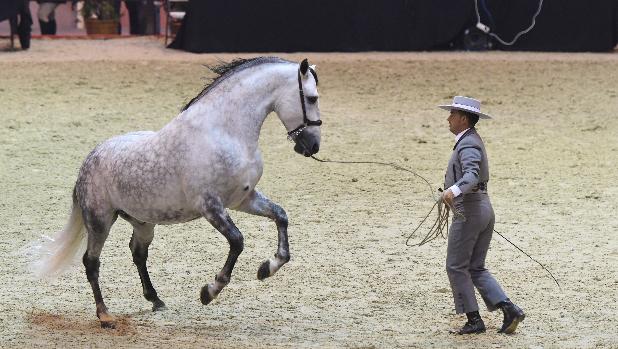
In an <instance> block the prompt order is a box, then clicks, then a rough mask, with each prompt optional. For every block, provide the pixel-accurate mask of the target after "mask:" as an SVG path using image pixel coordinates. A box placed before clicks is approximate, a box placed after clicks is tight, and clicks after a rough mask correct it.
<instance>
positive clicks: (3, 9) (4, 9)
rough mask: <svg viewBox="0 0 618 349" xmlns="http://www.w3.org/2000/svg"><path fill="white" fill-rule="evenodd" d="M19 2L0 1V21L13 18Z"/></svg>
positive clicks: (15, 0)
mask: <svg viewBox="0 0 618 349" xmlns="http://www.w3.org/2000/svg"><path fill="white" fill-rule="evenodd" d="M20 2H21V1H20V0H0V21H4V20H7V19H9V18H11V17H13V16H15V15H16V14H17V12H18V9H19V5H20Z"/></svg>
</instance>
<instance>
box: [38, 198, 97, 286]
mask: <svg viewBox="0 0 618 349" xmlns="http://www.w3.org/2000/svg"><path fill="white" fill-rule="evenodd" d="M85 230H86V226H85V225H84V217H83V216H82V209H81V207H80V205H79V203H78V200H77V195H76V190H75V188H73V205H72V208H71V213H70V216H69V220H68V221H67V223H66V224H65V226H64V228H63V229H62V230H61V231H59V232H58V233H57V234H56V236H54V237H53V238H52V237H49V236H43V238H44V241H43V242H42V243H40V244H39V245H38V246H32V247H33V248H31V250H33V252H34V254H35V256H34V257H35V258H34V261H33V262H32V263H31V269H32V271H33V272H34V274H35V275H36V276H37V277H39V278H49V277H54V276H58V275H60V274H61V273H62V272H63V271H64V270H65V269H66V268H67V267H69V266H70V265H72V264H73V263H74V262H75V261H76V260H78V257H81V255H83V253H84V251H85V250H86V244H85V241H86V236H87V234H86V233H85Z"/></svg>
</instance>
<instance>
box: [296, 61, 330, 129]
mask: <svg viewBox="0 0 618 349" xmlns="http://www.w3.org/2000/svg"><path fill="white" fill-rule="evenodd" d="M309 71H311V74H312V75H313V76H314V77H315V76H316V74H315V71H314V70H313V69H311V68H309ZM316 82H317V78H316ZM298 93H299V95H300V105H301V107H302V108H303V124H302V125H300V126H298V127H297V128H295V129H293V130H292V131H290V132H288V138H290V139H296V137H297V136H298V135H299V134H300V133H301V132H303V130H304V129H305V128H306V127H308V126H320V125H322V120H317V121H313V120H309V118H307V107H306V106H305V91H304V90H303V83H302V80H301V77H300V68H299V69H298Z"/></svg>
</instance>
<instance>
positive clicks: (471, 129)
mask: <svg viewBox="0 0 618 349" xmlns="http://www.w3.org/2000/svg"><path fill="white" fill-rule="evenodd" d="M474 131H476V130H475V129H474V127H471V128H470V129H469V130H468V131H466V133H464V134H463V135H462V136H461V137H460V138H459V140H458V141H457V143H455V145H454V146H453V150H455V148H457V145H459V142H461V140H462V139H464V138H466V136H468V135H469V134H471V133H472V132H474Z"/></svg>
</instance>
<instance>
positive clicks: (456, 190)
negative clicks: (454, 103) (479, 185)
mask: <svg viewBox="0 0 618 349" xmlns="http://www.w3.org/2000/svg"><path fill="white" fill-rule="evenodd" d="M469 129H470V128H467V129H465V130H463V131H461V132H459V133H458V134H457V136H455V143H457V142H459V139H460V138H461V136H463V135H464V133H466V131H468V130H469ZM447 190H450V191H451V192H453V196H455V197H458V196H459V195H461V189H459V187H458V186H456V185H455V184H453V185H452V186H451V187H450V188H448V189H447Z"/></svg>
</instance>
